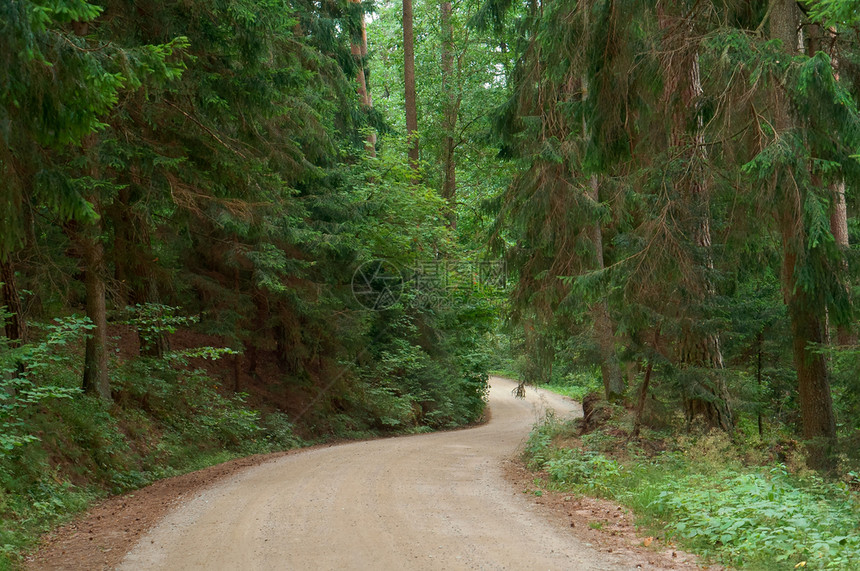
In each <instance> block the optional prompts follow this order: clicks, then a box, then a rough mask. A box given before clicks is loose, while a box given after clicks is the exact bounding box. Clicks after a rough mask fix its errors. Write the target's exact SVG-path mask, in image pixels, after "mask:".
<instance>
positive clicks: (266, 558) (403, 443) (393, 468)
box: [119, 377, 633, 571]
mask: <svg viewBox="0 0 860 571" xmlns="http://www.w3.org/2000/svg"><path fill="white" fill-rule="evenodd" d="M490 383H491V386H492V388H491V390H490V408H491V411H492V414H491V418H492V420H491V421H490V422H489V423H487V424H485V425H482V426H479V427H477V428H472V429H468V430H460V431H453V432H441V433H433V434H423V435H416V436H407V437H402V438H392V439H384V440H373V441H368V442H355V443H349V444H343V445H339V446H332V447H330V448H317V449H313V450H309V451H307V452H305V453H300V454H294V455H289V456H284V457H281V458H277V459H275V460H273V461H271V462H268V463H265V464H262V465H259V466H255V467H252V468H249V469H247V470H245V471H242V472H240V473H238V474H236V475H234V476H232V477H230V478H227V479H225V480H222V481H220V482H219V483H217V484H215V485H214V486H212V487H210V488H208V489H206V490H204V491H203V492H201V493H200V494H199V495H197V496H196V497H194V498H193V499H191V500H189V501H188V502H186V503H185V504H184V505H182V506H181V507H180V508H178V509H177V510H175V511H173V512H172V513H170V514H168V516H167V517H165V518H164V520H162V521H161V523H160V524H159V525H157V526H156V527H155V528H153V529H152V530H150V532H149V533H147V534H146V535H144V536H143V538H142V539H141V540H140V541H139V542H138V544H137V545H136V546H135V547H134V548H133V549H132V550H131V551H130V552H129V553H128V554H127V555H126V557H125V559H124V560H123V562H122V564H121V565H120V567H119V569H122V570H134V571H139V570H142V569H169V570H171V571H175V570H179V569H231V570H232V569H236V570H239V569H241V570H257V569H259V570H272V569H297V570H308V569H312V570H323V569H332V570H334V569H337V570H340V569H368V570H370V569H372V570H388V569H393V570H413V569H415V570H422V569H432V570H438V569H588V570H594V569H606V570H610V569H611V570H615V569H630V568H631V567H633V566H632V565H630V564H629V563H628V564H627V565H626V566H625V563H624V561H623V560H620V559H619V558H615V557H613V556H612V555H611V554H607V553H601V552H599V551H596V550H595V549H592V548H591V547H589V546H588V545H586V544H584V543H582V542H581V541H579V540H577V538H576V537H574V536H573V535H572V534H571V533H570V531H569V530H566V529H563V528H560V527H559V526H558V524H554V523H553V522H551V521H549V520H547V519H546V518H544V517H543V516H541V515H540V514H539V513H537V512H536V511H534V509H533V508H532V506H531V505H530V504H529V502H528V500H527V499H526V498H525V497H523V494H522V491H521V490H517V489H515V488H514V487H513V486H512V485H511V484H510V483H508V482H507V481H506V480H505V478H504V476H503V473H502V462H503V460H505V459H506V458H510V457H512V456H513V455H514V454H515V453H516V451H517V448H518V447H519V446H520V445H521V444H522V443H523V442H524V440H525V438H526V436H527V435H528V432H529V428H530V427H531V426H532V424H533V423H534V422H535V420H536V419H538V418H540V417H542V416H543V414H544V412H545V410H546V409H547V408H552V409H555V411H556V412H557V413H558V414H562V415H571V416H572V415H576V414H579V412H578V411H575V410H574V409H575V408H578V407H576V406H575V405H574V403H573V402H572V401H570V400H567V399H564V398H563V397H559V396H557V395H554V394H552V393H546V392H542V391H541V392H538V391H534V390H529V394H528V396H527V397H526V399H524V400H521V399H516V398H514V397H513V395H512V393H511V391H512V389H513V388H514V387H515V383H513V382H512V381H509V380H506V379H501V378H496V377H493V378H491V380H490Z"/></svg>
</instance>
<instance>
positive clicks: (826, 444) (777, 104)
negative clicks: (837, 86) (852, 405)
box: [770, 0, 836, 471]
mask: <svg viewBox="0 0 860 571" xmlns="http://www.w3.org/2000/svg"><path fill="white" fill-rule="evenodd" d="M770 9H771V16H770V37H771V38H772V39H778V40H781V41H782V44H783V49H785V50H786V51H787V52H793V51H794V49H795V46H796V45H797V28H798V23H799V14H798V9H797V4H796V2H795V1H794V0H771V6H770ZM773 98H774V105H773V108H774V127H775V130H776V136H777V137H780V136H783V135H784V134H786V133H788V132H790V131H791V129H792V127H793V120H792V117H791V112H790V107H789V102H788V98H787V96H786V95H785V94H784V93H783V92H782V91H781V90H780V87H779V86H777V87H776V88H775V89H774V91H773ZM780 174H781V176H780V177H779V179H778V184H781V186H782V187H783V188H782V193H783V198H782V200H781V201H780V204H779V205H778V208H779V213H778V216H777V219H778V222H779V225H780V230H781V233H782V250H783V268H782V284H783V295H784V296H785V301H786V304H787V306H788V315H789V320H790V322H791V333H792V337H793V339H792V347H793V351H794V365H795V368H796V369H797V383H798V395H799V400H800V415H801V419H802V425H803V438H804V440H805V441H806V449H807V453H808V456H809V463H810V466H811V467H813V468H815V469H818V470H825V471H826V470H832V469H833V468H834V466H835V463H834V459H833V456H832V452H833V448H834V445H835V442H836V421H835V418H834V415H833V398H832V395H831V392H830V379H829V376H828V372H827V361H826V359H825V357H824V355H822V354H821V353H816V352H814V351H813V350H810V344H813V345H815V344H820V343H823V342H824V339H825V335H824V327H823V324H822V322H821V319H820V317H819V316H820V315H824V308H823V307H817V306H816V304H815V303H814V296H811V295H809V293H808V292H806V291H805V290H804V289H803V288H802V287H800V286H799V285H798V284H797V279H796V272H795V270H796V264H797V261H798V255H799V253H800V251H801V249H802V248H804V247H805V236H804V235H805V232H804V230H803V229H804V225H803V212H802V211H801V205H802V204H803V196H801V195H800V193H802V192H803V191H802V190H801V189H799V188H798V186H797V185H796V184H792V181H791V180H790V177H791V173H780Z"/></svg>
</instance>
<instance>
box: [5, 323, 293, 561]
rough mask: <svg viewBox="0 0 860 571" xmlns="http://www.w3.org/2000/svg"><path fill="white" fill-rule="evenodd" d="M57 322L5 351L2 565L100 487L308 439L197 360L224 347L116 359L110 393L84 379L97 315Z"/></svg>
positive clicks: (119, 488) (133, 485) (112, 489)
mask: <svg viewBox="0 0 860 571" xmlns="http://www.w3.org/2000/svg"><path fill="white" fill-rule="evenodd" d="M46 330H47V333H48V334H47V335H46V336H45V337H44V340H43V341H42V342H40V343H37V344H35V345H30V346H26V347H23V348H21V349H20V350H6V351H4V352H0V356H2V357H3V360H2V362H0V365H2V366H0V369H2V373H3V377H2V379H5V380H2V383H0V405H2V406H0V423H2V429H3V430H2V438H0V522H2V525H0V570H2V569H12V568H15V567H16V566H17V565H18V563H19V562H20V556H21V554H22V553H23V552H24V551H25V550H26V549H27V548H29V547H31V546H32V545H33V544H34V543H35V541H36V540H37V539H38V537H39V535H40V534H41V533H44V532H45V531H48V530H49V529H51V528H52V527H54V526H56V525H57V524H59V523H62V522H63V521H65V520H67V519H68V518H70V517H72V516H73V515H74V514H75V513H77V512H80V511H82V510H84V509H86V508H87V507H88V506H89V505H90V504H91V503H92V502H93V501H94V500H96V499H98V498H101V497H104V496H106V495H109V494H118V493H123V492H126V491H129V490H134V489H137V488H140V487H142V486H145V485H147V484H149V483H151V482H154V481H155V480H158V479H161V478H165V477H169V476H173V475H178V474H182V473H185V472H189V471H193V470H196V469H200V468H204V467H207V466H210V465H213V464H217V463H219V462H223V461H226V460H229V459H231V458H235V457H239V456H245V455H248V454H254V453H263V452H271V451H275V450H283V449H288V448H293V447H296V446H299V445H302V444H303V442H302V440H301V439H300V438H299V437H298V436H297V435H296V434H295V431H294V427H293V425H292V423H291V422H290V421H289V419H288V418H287V417H286V415H284V414H282V413H278V412H273V413H270V414H266V415H263V414H261V413H260V412H258V411H256V410H253V409H251V408H250V407H249V406H248V405H247V403H246V402H245V396H244V395H242V394H236V395H231V394H225V392H224V391H222V390H221V389H220V387H219V386H218V382H217V381H215V380H213V379H212V378H210V377H209V376H207V374H206V373H205V372H204V371H202V370H199V369H194V368H193V367H190V366H189V363H188V359H189V357H197V358H199V357H209V358H217V357H218V356H219V353H220V351H219V350H217V349H211V348H204V349H196V350H193V351H185V352H174V353H170V354H169V355H167V356H166V357H165V358H163V359H158V358H139V359H134V360H131V361H127V362H124V363H119V362H115V363H114V364H113V367H112V387H113V396H114V400H113V402H112V403H106V402H104V401H102V400H100V399H98V398H95V397H91V396H88V395H84V394H83V393H81V391H80V390H79V389H78V388H77V387H78V385H79V383H80V381H79V379H80V369H79V366H76V365H75V364H76V363H77V362H78V361H79V359H78V358H77V357H78V353H79V351H80V344H79V343H78V341H79V340H80V338H81V336H82V334H83V332H84V331H85V330H86V324H85V323H83V322H81V321H80V320H74V319H72V320H66V321H65V322H61V323H60V324H59V325H48V326H46Z"/></svg>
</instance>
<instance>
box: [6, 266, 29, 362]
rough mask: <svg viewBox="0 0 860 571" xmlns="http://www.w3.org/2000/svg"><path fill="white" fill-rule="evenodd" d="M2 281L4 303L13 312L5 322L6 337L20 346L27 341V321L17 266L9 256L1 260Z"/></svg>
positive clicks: (13, 344)
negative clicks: (16, 272)
mask: <svg viewBox="0 0 860 571" xmlns="http://www.w3.org/2000/svg"><path fill="white" fill-rule="evenodd" d="M0 282H3V305H5V306H6V311H7V312H8V313H10V314H11V315H10V316H9V318H8V319H7V320H6V322H5V324H4V326H5V333H6V339H7V340H8V341H9V345H10V346H11V347H19V346H21V345H23V344H24V343H26V342H27V321H26V319H24V309H23V306H22V305H21V295H20V294H19V293H18V288H17V286H16V283H15V267H14V266H13V264H12V260H11V259H10V258H9V257H8V256H7V257H6V259H5V260H3V261H0Z"/></svg>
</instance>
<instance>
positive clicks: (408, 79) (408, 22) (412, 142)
mask: <svg viewBox="0 0 860 571" xmlns="http://www.w3.org/2000/svg"><path fill="white" fill-rule="evenodd" d="M412 19H413V16H412V0H403V82H404V87H405V101H404V103H405V106H406V136H407V137H408V139H409V142H408V145H409V164H410V166H411V167H412V170H413V171H414V172H415V175H416V176H415V179H416V180H417V174H418V167H419V163H418V161H419V158H420V157H419V154H418V103H417V98H416V94H415V38H414V34H413V32H412Z"/></svg>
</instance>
